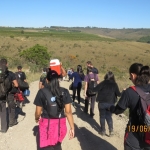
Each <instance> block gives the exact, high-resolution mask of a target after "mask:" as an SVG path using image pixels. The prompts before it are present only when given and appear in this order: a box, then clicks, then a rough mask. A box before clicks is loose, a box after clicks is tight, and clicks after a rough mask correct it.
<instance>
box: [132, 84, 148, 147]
mask: <svg viewBox="0 0 150 150" xmlns="http://www.w3.org/2000/svg"><path fill="white" fill-rule="evenodd" d="M130 88H132V89H133V90H134V91H135V92H136V93H137V94H138V96H139V103H138V106H137V116H138V120H139V123H140V131H139V136H140V138H141V139H142V140H143V141H145V142H146V143H147V144H150V93H149V92H144V91H142V89H140V88H139V87H137V86H131V87H130Z"/></svg>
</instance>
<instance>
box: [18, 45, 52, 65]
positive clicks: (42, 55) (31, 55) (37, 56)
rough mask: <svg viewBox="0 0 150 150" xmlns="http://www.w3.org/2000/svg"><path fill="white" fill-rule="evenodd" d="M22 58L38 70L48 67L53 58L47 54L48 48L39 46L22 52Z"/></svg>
mask: <svg viewBox="0 0 150 150" xmlns="http://www.w3.org/2000/svg"><path fill="white" fill-rule="evenodd" d="M20 56H21V57H23V58H24V59H25V60H26V61H28V62H30V63H33V64H35V65H36V66H37V68H40V67H43V66H47V65H48V64H47V62H49V60H50V57H51V56H50V54H49V53H48V52H47V48H46V47H44V46H41V45H39V44H36V45H35V46H33V47H31V48H29V49H26V50H24V51H22V52H20Z"/></svg>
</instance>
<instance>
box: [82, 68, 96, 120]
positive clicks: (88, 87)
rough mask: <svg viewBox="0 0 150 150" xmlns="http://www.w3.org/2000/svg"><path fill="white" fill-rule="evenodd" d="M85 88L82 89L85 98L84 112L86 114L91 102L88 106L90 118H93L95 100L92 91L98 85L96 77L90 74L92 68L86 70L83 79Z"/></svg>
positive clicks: (94, 94)
mask: <svg viewBox="0 0 150 150" xmlns="http://www.w3.org/2000/svg"><path fill="white" fill-rule="evenodd" d="M84 81H85V87H84V96H85V108H84V112H85V113H88V105H89V101H91V105H90V116H91V117H93V116H94V115H95V114H94V107H95V100H96V93H93V92H92V89H93V88H94V87H96V85H97V84H98V83H99V78H98V75H97V74H95V73H93V72H92V67H88V68H87V75H86V76H85V78H84Z"/></svg>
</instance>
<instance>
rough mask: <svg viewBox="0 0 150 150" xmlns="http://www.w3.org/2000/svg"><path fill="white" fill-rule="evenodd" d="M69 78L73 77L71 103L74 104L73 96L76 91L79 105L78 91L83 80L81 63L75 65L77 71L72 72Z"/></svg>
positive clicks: (79, 91)
mask: <svg viewBox="0 0 150 150" xmlns="http://www.w3.org/2000/svg"><path fill="white" fill-rule="evenodd" d="M70 78H71V79H73V96H72V98H73V103H72V104H73V105H75V96H76V91H77V96H78V105H79V106H80V99H81V96H80V93H81V88H82V81H83V80H84V73H83V70H82V66H81V65H78V66H77V71H76V72H73V73H72V75H71V76H70Z"/></svg>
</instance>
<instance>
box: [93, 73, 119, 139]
mask: <svg viewBox="0 0 150 150" xmlns="http://www.w3.org/2000/svg"><path fill="white" fill-rule="evenodd" d="M92 91H93V92H98V94H97V98H96V101H97V102H98V109H99V115H100V127H101V128H100V134H101V135H102V136H103V135H105V134H106V129H105V120H106V122H107V124H108V128H109V136H112V135H113V120H112V113H111V112H110V111H109V108H110V106H112V105H114V104H115V103H116V102H117V96H121V94H120V91H119V88H118V85H117V83H116V81H115V76H114V74H113V73H112V72H111V71H108V72H107V73H106V75H105V76H104V80H103V81H102V82H101V83H99V84H98V85H97V86H96V87H95V88H94V89H93V90H92Z"/></svg>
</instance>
